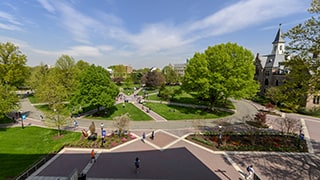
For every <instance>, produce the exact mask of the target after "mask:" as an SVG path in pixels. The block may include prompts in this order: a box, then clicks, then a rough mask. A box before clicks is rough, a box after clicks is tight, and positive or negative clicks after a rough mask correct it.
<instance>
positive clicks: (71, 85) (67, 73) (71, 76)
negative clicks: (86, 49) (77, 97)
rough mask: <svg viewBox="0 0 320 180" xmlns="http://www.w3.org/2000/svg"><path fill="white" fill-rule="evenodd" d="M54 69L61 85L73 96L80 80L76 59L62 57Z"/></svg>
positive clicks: (66, 56)
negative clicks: (78, 79)
mask: <svg viewBox="0 0 320 180" xmlns="http://www.w3.org/2000/svg"><path fill="white" fill-rule="evenodd" d="M54 69H55V71H56V75H57V78H58V80H59V81H60V83H61V85H63V86H64V87H65V88H66V90H67V92H68V94H71V93H72V92H73V91H74V90H75V88H76V84H77V78H78V77H77V76H78V74H77V67H76V64H75V61H74V59H73V58H72V57H70V56H68V55H62V56H61V57H59V59H58V60H57V62H56V64H55V67H54Z"/></svg>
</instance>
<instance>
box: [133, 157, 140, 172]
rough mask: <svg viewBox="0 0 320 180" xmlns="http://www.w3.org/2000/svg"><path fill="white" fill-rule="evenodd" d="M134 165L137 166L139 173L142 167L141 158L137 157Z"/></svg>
mask: <svg viewBox="0 0 320 180" xmlns="http://www.w3.org/2000/svg"><path fill="white" fill-rule="evenodd" d="M134 166H135V167H136V173H138V171H139V168H140V159H139V158H138V157H136V160H135V161H134Z"/></svg>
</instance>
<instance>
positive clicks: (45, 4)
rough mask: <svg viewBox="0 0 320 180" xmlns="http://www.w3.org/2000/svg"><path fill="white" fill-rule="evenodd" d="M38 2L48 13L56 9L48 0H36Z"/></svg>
mask: <svg viewBox="0 0 320 180" xmlns="http://www.w3.org/2000/svg"><path fill="white" fill-rule="evenodd" d="M38 2H39V3H40V4H41V5H42V7H43V8H45V9H46V10H47V11H49V12H50V13H54V12H55V11H56V9H55V8H54V6H53V5H52V4H51V3H50V1H48V0H38Z"/></svg>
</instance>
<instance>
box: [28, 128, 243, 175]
mask: <svg viewBox="0 0 320 180" xmlns="http://www.w3.org/2000/svg"><path fill="white" fill-rule="evenodd" d="M133 133H135V134H140V133H141V132H140V131H136V132H133ZM90 150H91V149H72V148H70V149H69V148H68V149H64V150H63V151H61V153H60V154H59V155H57V157H56V158H55V159H53V160H52V161H51V162H48V163H47V164H46V165H44V166H43V168H42V169H39V170H38V171H37V172H35V173H34V174H33V175H32V176H31V177H29V179H41V178H43V179H46V178H48V179H49V178H53V177H56V178H59V177H60V178H62V179H63V178H64V177H67V176H69V175H70V173H71V172H72V171H73V170H74V169H75V168H76V169H77V170H78V172H82V171H83V170H84V169H85V167H86V166H87V165H88V164H90ZM96 151H97V152H98V153H99V157H98V158H97V162H96V163H94V164H93V165H92V166H90V169H88V171H87V173H86V174H87V179H98V178H104V179H107V178H109V179H110V178H111V179H186V180H187V179H190V180H191V179H192V180H194V179H203V180H205V179H211V180H212V179H239V178H241V177H242V176H241V174H240V173H239V172H238V171H237V170H236V169H235V168H234V167H233V166H232V164H231V163H230V162H229V161H228V160H227V158H226V154H224V153H222V152H220V153H214V152H211V151H208V150H206V149H204V148H202V147H199V146H198V145H195V144H193V143H189V142H188V141H186V140H184V138H181V137H178V136H176V135H174V134H171V133H169V132H166V131H163V130H156V131H155V138H154V140H151V139H150V132H148V133H147V137H146V139H145V142H142V141H141V138H137V139H135V140H133V141H130V142H128V143H126V144H125V145H122V146H120V147H115V148H114V149H111V150H107V149H96ZM135 157H139V158H140V160H141V167H140V171H139V173H138V174H136V173H135V168H134V159H135Z"/></svg>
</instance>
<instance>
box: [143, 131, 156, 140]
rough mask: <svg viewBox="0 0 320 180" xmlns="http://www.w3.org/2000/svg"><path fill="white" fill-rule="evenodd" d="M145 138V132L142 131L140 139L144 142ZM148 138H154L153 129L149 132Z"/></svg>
mask: <svg viewBox="0 0 320 180" xmlns="http://www.w3.org/2000/svg"><path fill="white" fill-rule="evenodd" d="M145 139H146V133H145V132H143V133H142V138H141V141H142V142H144V140H145ZM150 139H151V140H154V131H152V132H151V135H150Z"/></svg>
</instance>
